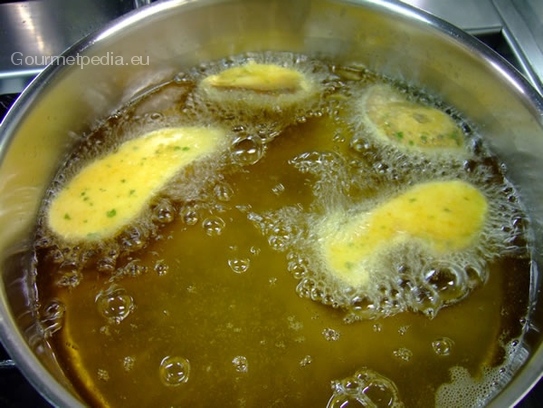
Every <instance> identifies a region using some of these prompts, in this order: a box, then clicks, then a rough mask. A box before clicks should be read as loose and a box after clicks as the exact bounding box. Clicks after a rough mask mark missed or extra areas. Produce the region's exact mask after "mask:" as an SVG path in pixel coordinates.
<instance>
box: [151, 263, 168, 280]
mask: <svg viewBox="0 0 543 408" xmlns="http://www.w3.org/2000/svg"><path fill="white" fill-rule="evenodd" d="M153 269H154V270H155V272H156V273H157V274H158V276H164V275H166V274H167V273H168V271H169V269H170V267H169V266H168V264H166V262H165V261H164V260H163V259H160V260H158V261H156V262H155V266H154V267H153Z"/></svg>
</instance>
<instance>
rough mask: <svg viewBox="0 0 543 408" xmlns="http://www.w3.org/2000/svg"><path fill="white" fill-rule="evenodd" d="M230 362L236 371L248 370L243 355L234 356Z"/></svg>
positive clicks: (243, 371)
mask: <svg viewBox="0 0 543 408" xmlns="http://www.w3.org/2000/svg"><path fill="white" fill-rule="evenodd" d="M232 364H233V365H234V368H235V369H236V371H237V372H238V373H246V372H248V371H249V363H248V361H247V357H245V356H236V357H234V358H233V359H232Z"/></svg>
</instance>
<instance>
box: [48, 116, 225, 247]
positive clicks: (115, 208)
mask: <svg viewBox="0 0 543 408" xmlns="http://www.w3.org/2000/svg"><path fill="white" fill-rule="evenodd" d="M224 141H225V132H224V131H223V130H221V129H218V128H212V127H181V128H164V129H160V130H155V131H152V132H150V133H148V134H145V135H144V136H141V137H138V138H135V139H131V140H129V141H127V142H125V143H123V144H122V145H120V146H119V147H118V148H117V149H116V150H115V151H113V152H111V153H109V154H107V155H105V156H103V157H101V158H99V159H97V160H95V161H93V162H91V163H90V164H88V165H87V166H86V167H84V168H83V169H82V170H81V171H80V172H79V173H77V174H76V175H75V176H74V177H73V178H72V179H71V180H70V181H69V182H68V183H67V184H66V186H65V187H64V188H63V189H62V190H60V191H59V192H58V194H57V195H56V196H55V197H54V198H53V200H52V201H51V203H50V206H49V208H48V211H47V223H48V226H49V227H50V229H51V230H52V231H53V232H54V233H56V234H57V235H58V236H60V237H61V238H62V239H64V240H65V241H69V242H73V241H76V242H77V241H85V240H92V241H95V240H102V239H106V238H111V237H114V236H115V235H116V234H118V233H119V232H120V231H121V230H122V229H123V228H124V227H126V226H127V225H128V224H130V223H131V222H133V221H134V220H135V219H136V218H137V217H138V216H139V215H140V214H141V212H142V210H143V209H144V208H145V206H146V205H148V203H149V202H150V200H151V199H152V197H153V196H155V195H156V194H157V193H158V192H159V191H160V190H161V189H162V188H163V187H164V186H165V184H166V183H168V181H170V180H171V179H172V178H173V176H174V175H176V174H177V173H179V172H180V171H181V169H183V168H184V167H186V166H188V165H190V164H192V163H194V162H196V161H198V160H201V159H204V158H206V157H208V156H210V155H212V154H213V153H215V152H217V150H219V148H220V146H221V145H222V144H223V143H224Z"/></svg>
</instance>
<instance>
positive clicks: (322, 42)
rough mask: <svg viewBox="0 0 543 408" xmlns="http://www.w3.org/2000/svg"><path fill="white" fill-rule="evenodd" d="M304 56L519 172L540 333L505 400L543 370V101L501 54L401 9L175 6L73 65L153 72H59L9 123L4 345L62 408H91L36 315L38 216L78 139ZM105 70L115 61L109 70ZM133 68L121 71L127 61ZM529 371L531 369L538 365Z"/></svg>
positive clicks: (2, 146)
mask: <svg viewBox="0 0 543 408" xmlns="http://www.w3.org/2000/svg"><path fill="white" fill-rule="evenodd" d="M258 50H290V51H295V52H303V53H319V54H321V55H326V56H332V57H334V58H335V59H337V60H338V61H340V62H341V61H343V62H350V61H356V62H360V63H364V64H366V65H367V66H368V67H369V68H371V69H374V70H377V71H379V72H382V73H384V74H387V75H389V76H392V77H396V78H400V79H402V80H404V81H407V82H409V83H412V84H416V85H417V86H420V87H422V88H424V89H426V90H428V91H430V92H432V93H436V94H438V95H440V97H441V98H443V99H444V100H445V101H446V102H447V103H450V104H451V105H453V106H455V107H457V108H458V109H459V110H460V111H461V112H463V113H465V114H466V115H467V116H468V117H469V118H470V120H471V121H472V122H473V123H475V124H476V126H477V127H478V129H479V130H480V132H481V133H482V135H483V136H484V137H485V138H486V139H487V140H488V142H489V144H490V145H491V146H492V148H493V149H494V150H495V152H496V153H497V154H499V155H500V156H501V157H502V159H503V160H504V161H505V163H506V164H507V167H508V169H509V170H508V175H509V177H510V178H511V180H512V181H513V182H514V183H515V184H516V186H517V187H518V189H519V191H520V194H521V195H522V198H523V200H524V202H525V204H526V205H527V206H528V209H529V215H530V217H531V219H532V226H533V228H534V239H535V248H536V249H535V254H534V260H535V262H534V265H533V272H534V277H533V284H534V289H533V291H532V293H530V294H526V296H530V297H531V301H532V302H533V311H532V314H531V317H530V319H531V320H530V326H529V327H530V329H529V331H528V333H527V335H526V338H525V341H524V343H523V344H522V345H521V348H522V350H523V351H525V352H524V353H519V361H518V363H519V365H520V368H519V370H518V371H517V373H516V375H514V376H513V378H512V379H511V381H510V383H509V385H508V386H507V387H506V388H505V389H504V390H503V392H502V393H501V394H500V395H499V396H498V397H497V398H496V399H495V400H494V401H493V402H492V405H494V406H499V407H503V406H511V405H513V404H514V403H515V402H516V401H518V400H519V399H520V398H521V397H522V396H523V395H524V394H525V393H526V392H527V391H528V390H529V389H530V387H531V386H532V385H533V384H534V383H535V382H536V381H537V380H538V379H539V378H540V376H541V373H542V371H543V350H542V347H541V342H542V340H543V333H542V328H543V313H542V309H543V306H542V305H541V303H542V301H541V300H539V299H538V298H539V297H542V296H543V295H541V294H540V283H541V282H540V277H539V273H538V265H539V264H540V263H541V260H542V259H541V258H542V255H543V253H542V250H543V182H542V181H541V178H542V176H543V160H541V157H543V118H542V117H543V100H542V99H541V97H540V96H539V95H538V94H537V93H536V91H535V90H534V89H533V88H531V86H530V85H529V84H528V83H527V82H526V81H525V80H524V79H523V77H521V76H520V74H518V73H517V72H515V71H514V70H513V69H512V68H511V67H510V66H509V65H508V64H507V63H506V62H504V61H503V60H502V59H500V58H499V57H498V56H497V55H496V54H494V53H493V52H492V51H490V50H489V49H487V48H486V47H485V46H483V45H481V44H480V43H479V42H478V41H477V40H475V39H474V38H472V37H470V36H469V35H467V34H465V33H464V32H462V31H460V30H458V29H456V28H454V27H452V26H451V25H449V24H447V23H445V22H443V21H441V20H438V19H436V18H434V17H432V16H430V15H428V14H425V13H423V12H420V11H417V10H415V9H413V8H410V7H409V6H406V5H403V4H402V3H398V2H395V1H391V0H367V1H365V0H359V1H355V0H351V1H349V0H344V1H341V0H298V1H294V2H293V1H290V0H252V1H249V0H247V1H243V0H197V1H188V0H173V1H169V2H168V1H167V2H159V3H156V4H154V5H152V6H151V7H145V8H143V9H140V10H138V11H136V12H133V13H131V14H128V15H126V16H124V17H122V18H121V19H119V20H117V21H115V22H113V23H112V24H110V25H108V26H106V27H105V28H104V29H102V30H101V31H99V32H97V33H95V34H93V35H91V36H89V37H88V38H86V39H84V40H83V41H81V42H79V43H78V44H76V45H74V46H73V47H72V48H71V49H70V50H69V51H67V53H66V54H65V57H70V56H72V57H74V58H78V57H79V58H80V61H81V62H82V61H83V57H86V58H88V59H85V61H89V60H90V59H91V58H92V57H96V58H104V56H108V55H110V56H113V57H115V58H119V57H120V58H122V59H123V61H124V62H129V61H130V59H131V58H132V57H133V56H148V57H149V58H148V61H149V63H148V64H131V63H128V64H122V65H117V64H114V63H110V64H97V65H93V64H91V63H88V64H87V65H82V64H80V65H78V64H76V63H73V64H72V65H70V64H69V63H68V62H66V61H67V60H66V61H65V63H64V64H56V65H52V66H49V67H48V68H47V69H45V71H44V72H43V73H42V74H41V75H39V76H38V77H37V78H36V80H35V81H34V82H33V83H32V84H31V85H30V86H29V87H28V88H27V89H26V90H25V91H24V93H23V94H22V96H21V97H20V99H19V100H18V101H17V102H16V103H15V105H14V106H13V108H12V110H11V111H10V112H9V114H8V115H7V117H6V118H5V120H4V122H3V124H2V126H1V128H0V133H1V139H0V268H1V269H0V270H1V275H2V280H1V282H0V334H1V336H2V341H3V343H4V345H5V347H6V348H7V349H8V351H9V353H10V354H11V355H12V357H13V358H14V359H15V361H16V362H17V364H18V366H19V367H20V369H21V370H22V371H23V373H24V374H25V375H26V376H27V377H28V378H29V380H30V381H31V382H32V383H33V384H34V386H35V387H36V388H37V389H38V390H39V391H40V392H41V393H42V394H43V395H44V396H45V397H46V398H48V399H49V400H50V401H51V402H52V403H53V404H55V405H58V406H66V407H75V406H78V405H82V404H84V402H81V401H80V399H79V397H78V396H77V394H76V392H75V391H74V390H73V389H72V388H71V386H70V384H69V383H68V382H67V380H66V379H65V378H64V376H63V374H62V371H61V370H60V369H59V368H58V366H57V364H56V362H55V360H54V357H53V355H52V353H51V351H50V350H49V349H48V347H47V345H46V343H45V342H44V339H43V338H42V335H41V332H40V330H39V326H38V325H37V324H36V316H35V313H34V306H35V298H34V297H35V292H34V288H33V286H32V279H31V276H28V271H29V270H30V268H29V264H30V262H31V258H30V252H29V249H30V245H31V239H32V232H33V228H34V222H35V218H36V212H37V209H38V206H39V203H40V200H41V198H42V196H43V193H44V190H45V188H46V186H47V185H48V183H49V181H50V179H51V177H52V175H53V174H54V172H55V170H56V168H57V166H58V165H59V163H60V162H61V161H62V159H63V157H64V156H65V154H66V153H67V151H68V150H69V149H70V147H71V146H72V144H73V143H74V140H75V139H76V138H77V135H82V134H85V133H86V132H88V131H89V130H90V129H92V128H93V127H95V126H96V125H97V124H99V123H100V122H101V121H102V120H103V119H104V118H106V117H107V116H108V115H109V114H110V113H111V112H113V111H114V110H115V109H117V108H118V107H120V106H122V105H123V104H125V103H127V102H128V101H130V100H131V99H133V98H134V97H135V96H137V95H138V94H141V93H142V92H145V91H146V90H147V89H149V88H151V87H153V86H154V85H156V84H160V83H161V82H164V81H167V80H170V79H171V78H172V77H173V76H174V75H175V74H176V73H177V72H179V71H182V70H183V69H185V68H188V67H190V66H193V65H194V64H196V63H198V62H199V61H204V60H210V59H217V58H221V57H225V56H228V55H232V54H238V53H242V52H245V51H258ZM101 61H102V62H103V61H104V60H103V59H102V60H101ZM117 61H119V60H117ZM524 360H525V361H524Z"/></svg>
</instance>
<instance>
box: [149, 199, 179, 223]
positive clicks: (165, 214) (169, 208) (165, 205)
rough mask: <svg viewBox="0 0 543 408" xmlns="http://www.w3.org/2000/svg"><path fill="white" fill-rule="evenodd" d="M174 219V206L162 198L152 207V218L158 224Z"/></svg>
mask: <svg viewBox="0 0 543 408" xmlns="http://www.w3.org/2000/svg"><path fill="white" fill-rule="evenodd" d="M174 219H175V207H174V206H173V205H172V204H171V203H169V202H168V201H166V200H164V201H162V202H160V203H159V204H157V205H155V207H154V208H153V220H154V221H155V222H157V223H159V224H169V223H170V222H172V221H173V220H174Z"/></svg>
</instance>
